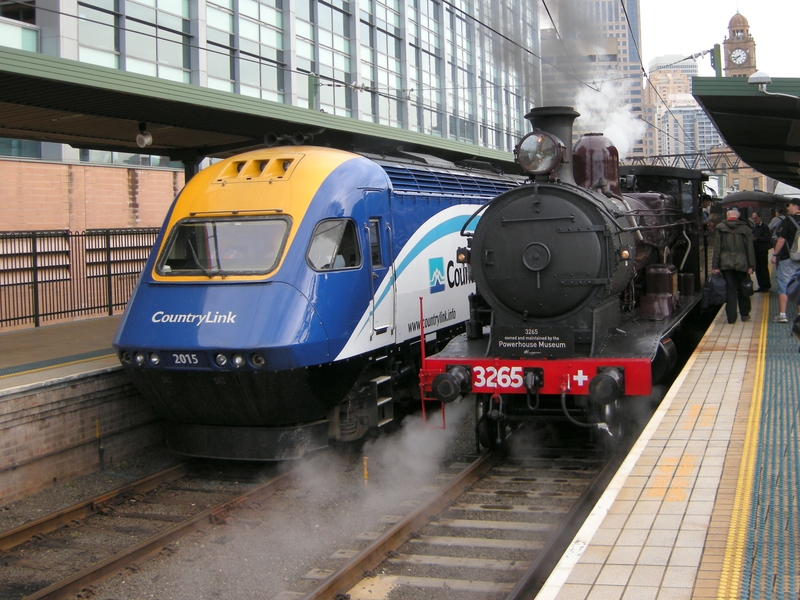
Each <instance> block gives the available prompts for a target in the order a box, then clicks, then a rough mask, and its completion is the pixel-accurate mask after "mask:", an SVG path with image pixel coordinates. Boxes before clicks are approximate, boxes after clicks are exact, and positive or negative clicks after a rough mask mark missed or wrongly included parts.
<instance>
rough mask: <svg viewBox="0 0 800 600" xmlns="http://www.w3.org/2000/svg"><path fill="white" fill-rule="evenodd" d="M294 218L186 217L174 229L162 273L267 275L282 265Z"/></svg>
mask: <svg viewBox="0 0 800 600" xmlns="http://www.w3.org/2000/svg"><path fill="white" fill-rule="evenodd" d="M290 225H291V221H290V220H289V219H288V218H286V217H241V218H219V219H186V220H184V221H181V222H179V223H178V224H177V225H176V226H175V227H173V229H172V231H171V232H170V235H169V238H168V240H167V243H166V245H165V247H164V251H163V252H162V254H161V257H160V258H159V261H158V263H157V272H158V273H159V274H160V275H168V276H169V275H184V276H185V275H205V276H208V277H213V276H215V275H225V276H227V275H264V274H266V273H269V272H271V271H273V270H275V268H276V267H277V266H278V262H279V261H280V258H281V255H282V252H283V247H284V244H285V242H286V237H287V235H288V233H289V229H290Z"/></svg>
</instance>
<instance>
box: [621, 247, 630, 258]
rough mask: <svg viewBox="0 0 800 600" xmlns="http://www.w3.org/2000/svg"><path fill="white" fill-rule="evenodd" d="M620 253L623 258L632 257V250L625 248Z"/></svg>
mask: <svg viewBox="0 0 800 600" xmlns="http://www.w3.org/2000/svg"><path fill="white" fill-rule="evenodd" d="M619 255H620V257H621V258H622V259H623V260H628V259H629V258H630V257H631V251H630V250H628V249H627V248H625V249H624V250H622V252H620V253H619Z"/></svg>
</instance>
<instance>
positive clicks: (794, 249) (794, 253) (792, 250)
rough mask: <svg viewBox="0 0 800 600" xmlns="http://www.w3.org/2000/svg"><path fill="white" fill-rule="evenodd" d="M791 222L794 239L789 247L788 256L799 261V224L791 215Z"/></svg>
mask: <svg viewBox="0 0 800 600" xmlns="http://www.w3.org/2000/svg"><path fill="white" fill-rule="evenodd" d="M792 223H794V241H793V242H792V245H791V246H790V247H789V258H791V259H792V260H794V261H797V262H800V224H798V223H797V219H795V218H794V217H792Z"/></svg>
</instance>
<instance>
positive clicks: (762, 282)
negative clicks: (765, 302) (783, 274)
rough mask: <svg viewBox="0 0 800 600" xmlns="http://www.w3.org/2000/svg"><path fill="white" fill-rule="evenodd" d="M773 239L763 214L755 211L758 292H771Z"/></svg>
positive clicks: (754, 235)
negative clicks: (770, 251) (770, 267)
mask: <svg viewBox="0 0 800 600" xmlns="http://www.w3.org/2000/svg"><path fill="white" fill-rule="evenodd" d="M771 240H772V233H771V232H770V230H769V227H768V226H767V224H766V223H764V221H762V220H761V215H759V214H758V213H757V212H754V213H753V248H754V249H755V251H756V280H758V289H757V290H756V291H757V292H760V293H762V294H766V293H767V292H769V288H770V287H771V285H772V284H771V283H770V281H769V247H770V242H771Z"/></svg>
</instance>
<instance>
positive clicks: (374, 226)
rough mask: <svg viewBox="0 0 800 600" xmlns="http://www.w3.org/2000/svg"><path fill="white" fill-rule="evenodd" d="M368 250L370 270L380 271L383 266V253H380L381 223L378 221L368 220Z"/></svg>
mask: <svg viewBox="0 0 800 600" xmlns="http://www.w3.org/2000/svg"><path fill="white" fill-rule="evenodd" d="M369 249H370V252H371V254H372V268H373V269H380V268H382V267H383V266H384V264H383V252H382V251H381V221H380V219H370V220H369Z"/></svg>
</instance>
